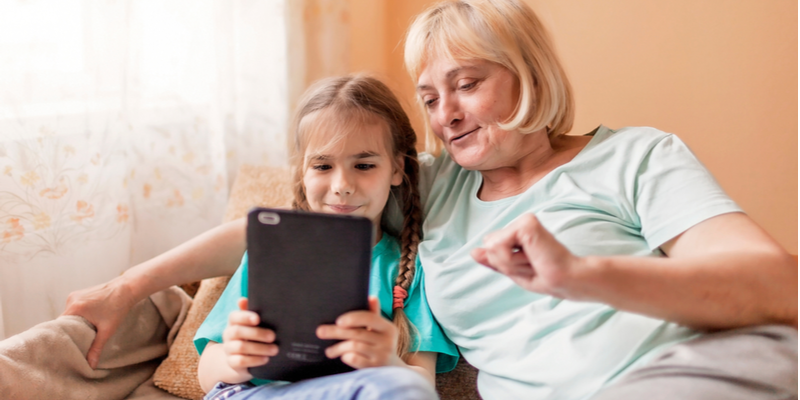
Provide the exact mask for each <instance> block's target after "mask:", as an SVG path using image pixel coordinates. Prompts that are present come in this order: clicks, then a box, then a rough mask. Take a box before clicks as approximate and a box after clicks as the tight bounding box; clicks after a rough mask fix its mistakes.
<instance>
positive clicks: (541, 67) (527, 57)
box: [405, 0, 575, 153]
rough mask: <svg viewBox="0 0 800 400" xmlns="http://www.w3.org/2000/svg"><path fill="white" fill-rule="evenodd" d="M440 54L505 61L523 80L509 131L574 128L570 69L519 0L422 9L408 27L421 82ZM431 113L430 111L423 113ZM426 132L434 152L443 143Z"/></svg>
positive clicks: (408, 53) (412, 63) (412, 64)
mask: <svg viewBox="0 0 800 400" xmlns="http://www.w3.org/2000/svg"><path fill="white" fill-rule="evenodd" d="M436 57H446V58H448V59H450V60H453V61H458V60H462V61H463V60H470V59H479V60H486V61H489V62H493V63H496V64H500V65H502V66H503V67H505V68H507V69H508V70H509V71H511V72H512V73H513V74H514V75H516V77H517V79H518V80H519V86H520V87H519V88H520V91H519V93H520V94H519V100H518V102H517V107H516V110H515V111H514V113H513V115H512V116H511V117H510V118H509V119H508V120H507V121H505V122H503V123H501V124H500V128H501V129H503V130H518V131H519V132H521V133H531V132H536V131H539V130H541V129H542V128H546V129H547V132H548V134H549V135H560V134H563V133H567V132H569V131H570V130H571V129H572V123H573V121H574V118H575V115H574V113H575V110H574V109H575V100H574V98H573V94H572V87H571V86H570V84H569V80H568V79H567V74H566V72H565V71H564V68H563V67H562V66H561V63H560V62H559V60H558V57H557V55H556V52H555V47H554V45H553V43H552V40H551V39H550V35H549V34H548V33H547V30H546V29H545V27H544V25H542V23H541V22H540V21H539V19H538V18H537V17H536V14H535V13H534V12H533V10H531V8H530V7H528V6H527V5H526V4H525V3H523V2H521V1H519V0H446V1H442V2H441V3H438V4H435V5H433V6H432V7H430V8H429V9H427V10H426V11H424V12H423V13H421V14H420V15H419V16H417V18H416V19H415V20H414V22H413V23H412V24H411V26H410V27H409V29H408V33H407V34H406V44H405V64H406V69H407V70H408V72H409V74H410V75H411V78H412V79H413V80H414V81H415V82H416V81H417V80H418V79H419V76H420V74H421V73H422V70H423V69H424V68H425V65H426V64H427V63H428V62H430V61H431V60H432V59H434V58H436ZM422 114H423V115H425V116H426V119H427V112H423V113H422ZM427 122H428V124H427V125H428V129H427V132H426V139H425V145H426V149H427V150H428V151H432V152H434V153H435V152H437V151H438V149H439V148H440V143H439V142H438V141H437V140H436V138H435V137H434V136H433V135H432V133H431V131H430V121H427Z"/></svg>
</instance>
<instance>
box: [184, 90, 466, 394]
mask: <svg viewBox="0 0 800 400" xmlns="http://www.w3.org/2000/svg"><path fill="white" fill-rule="evenodd" d="M298 110H299V111H298V113H297V116H296V118H295V121H294V124H293V129H294V146H293V154H292V161H291V162H292V167H293V171H294V180H295V184H294V197H295V199H294V202H293V206H294V208H295V209H300V210H307V211H316V212H326V213H336V214H348V215H359V216H363V217H367V218H369V219H370V220H371V221H372V222H373V223H374V226H375V230H376V233H377V234H376V235H375V237H376V243H375V245H374V248H373V255H372V271H371V278H370V295H371V298H370V308H371V310H370V311H354V312H350V313H346V314H344V315H342V316H341V317H339V318H338V319H337V321H336V324H335V325H323V326H320V327H319V328H318V330H317V336H319V337H320V338H322V339H338V340H341V342H339V343H337V344H335V345H333V346H331V347H329V348H328V349H327V350H326V355H327V356H328V357H330V358H335V357H341V360H342V361H343V362H344V363H346V364H348V365H350V366H352V367H353V368H356V369H357V371H354V372H351V373H347V374H339V375H333V376H328V377H323V378H317V379H312V380H308V381H302V382H298V383H294V384H287V383H286V382H268V381H260V380H257V379H253V377H252V375H250V374H249V373H248V371H247V368H248V367H253V366H258V365H263V364H265V363H267V362H269V357H270V356H274V355H276V354H277V352H278V348H277V345H275V344H273V342H274V340H275V334H274V332H272V331H271V330H268V329H264V328H259V327H257V325H258V316H257V314H255V313H253V312H250V311H245V310H246V309H247V299H246V298H242V297H246V296H247V292H246V289H247V255H246V254H245V256H244V258H243V259H242V263H241V266H240V267H239V269H238V270H237V271H236V273H235V274H234V275H233V277H232V278H231V280H230V282H229V284H228V287H227V288H226V289H225V292H224V293H223V294H222V296H221V297H220V299H219V300H218V301H217V304H216V305H215V307H214V309H213V310H212V311H211V312H210V313H209V315H208V317H207V318H206V320H205V321H204V322H203V325H201V327H200V329H198V331H197V335H196V336H195V339H194V340H195V345H196V347H197V350H198V352H200V354H201V357H200V363H199V366H198V377H199V380H200V384H201V387H202V388H203V390H205V391H206V392H208V394H207V396H206V399H223V398H232V399H245V398H247V399H277V398H284V397H285V398H293V399H296V398H305V397H308V398H319V397H320V396H323V394H324V396H326V398H328V397H330V398H348V399H349V398H354V399H355V398H362V397H361V396H363V398H384V397H385V398H393V399H401V398H409V399H424V398H436V393H435V391H434V390H433V386H432V385H431V384H432V383H433V382H434V374H435V372H437V371H438V372H445V371H449V370H450V369H452V368H453V367H454V366H455V362H456V361H457V354H458V353H457V351H456V349H455V347H454V345H453V344H452V343H450V342H449V340H447V339H446V337H445V336H444V334H443V333H442V331H441V329H440V328H439V326H438V325H437V323H436V322H435V320H434V319H433V316H432V315H431V313H430V311H429V309H428V304H427V300H426V298H425V295H424V292H423V290H424V287H423V286H422V284H423V283H422V276H421V274H417V268H416V265H415V263H416V254H417V245H418V243H419V241H420V229H421V227H420V222H421V220H422V212H421V209H420V200H419V189H418V173H419V166H418V164H417V158H416V157H417V152H416V149H415V145H416V135H415V133H414V130H413V129H412V127H411V124H410V122H409V120H408V117H407V116H406V114H405V113H404V111H403V109H402V107H401V106H400V103H399V102H398V101H397V99H396V98H395V96H394V95H393V94H392V92H391V91H390V90H389V89H388V88H387V87H386V86H385V85H384V84H383V83H381V82H380V81H378V80H376V79H374V78H369V77H365V76H346V77H342V78H333V79H327V80H324V81H321V82H320V83H318V84H316V85H315V86H314V87H312V88H311V89H309V90H308V92H307V93H306V95H305V96H304V98H303V99H302V100H301V103H300V106H299V107H298ZM390 196H392V197H395V199H397V201H399V203H400V204H401V206H402V209H403V212H404V215H405V218H404V222H403V227H402V230H401V232H400V235H399V243H398V238H395V237H393V236H391V235H389V234H387V233H386V232H385V229H383V228H384V227H383V226H382V224H381V217H382V215H383V210H384V208H385V207H386V204H387V201H388V200H389V197H390ZM373 296H374V297H373ZM381 314H382V315H384V316H387V317H388V316H392V319H393V321H394V324H392V323H390V322H389V321H387V320H386V319H384V318H382V317H381ZM412 332H414V334H413V335H412ZM411 350H413V351H412V352H410V351H411ZM438 353H441V354H438ZM437 355H438V359H437ZM369 367H384V368H369ZM387 367H388V368H387ZM398 367H399V368H398ZM424 378H427V379H424Z"/></svg>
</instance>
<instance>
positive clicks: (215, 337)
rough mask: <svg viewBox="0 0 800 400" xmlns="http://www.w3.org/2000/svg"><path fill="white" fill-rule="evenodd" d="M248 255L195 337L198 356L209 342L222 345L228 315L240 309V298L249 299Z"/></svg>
mask: <svg viewBox="0 0 800 400" xmlns="http://www.w3.org/2000/svg"><path fill="white" fill-rule="evenodd" d="M246 277H247V253H245V254H244V257H242V263H241V264H240V265H239V268H237V269H236V272H235V273H234V274H233V276H231V279H230V281H228V286H226V287H225V290H224V291H223V292H222V295H220V296H219V299H218V300H217V304H215V305H214V308H212V309H211V312H209V313H208V315H207V316H206V319H205V320H204V321H203V323H202V324H201V325H200V328H198V329H197V333H195V335H194V347H195V348H196V349H197V353H198V354H203V350H205V348H206V346H207V345H208V342H209V341H214V342H217V343H222V331H224V330H225V327H227V326H228V315H229V314H230V313H231V312H232V311H236V310H238V309H239V307H238V305H237V303H238V301H239V299H240V298H242V297H247V282H245V281H244V279H246Z"/></svg>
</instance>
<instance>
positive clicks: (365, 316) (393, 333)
mask: <svg viewBox="0 0 800 400" xmlns="http://www.w3.org/2000/svg"><path fill="white" fill-rule="evenodd" d="M369 308H370V310H369V311H352V312H349V313H346V314H343V315H341V316H340V317H339V318H337V319H336V324H335V325H320V326H319V327H318V328H317V337H319V338H320V339H336V340H342V342H339V343H336V344H334V345H333V346H331V347H328V348H327V349H326V350H325V355H327V356H328V358H336V357H341V358H342V362H344V363H345V364H347V365H349V366H351V367H353V368H356V369H361V368H369V367H383V366H388V365H395V366H405V365H406V364H405V363H404V362H403V361H402V360H401V359H400V357H398V356H397V329H396V328H395V326H394V324H392V322H391V321H387V320H386V319H385V318H383V317H382V316H381V311H380V305H379V304H378V299H377V298H375V297H370V298H369Z"/></svg>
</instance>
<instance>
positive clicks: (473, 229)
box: [419, 127, 741, 400]
mask: <svg viewBox="0 0 800 400" xmlns="http://www.w3.org/2000/svg"><path fill="white" fill-rule="evenodd" d="M422 160H423V163H422V164H423V165H422V166H421V171H422V175H423V182H427V184H428V185H429V186H427V187H422V188H421V189H423V192H425V196H426V198H427V200H426V202H425V206H424V209H425V220H424V224H423V232H424V234H425V238H424V240H423V242H422V243H421V244H420V247H419V257H420V261H421V263H422V266H423V268H424V270H425V277H426V292H427V296H428V301H429V304H430V307H431V310H433V314H434V315H435V316H436V319H437V321H438V322H439V323H440V324H441V326H442V328H443V329H444V331H445V333H446V334H447V336H448V337H449V338H450V339H451V340H452V341H453V342H454V343H456V345H458V347H459V349H460V350H461V354H462V355H463V356H464V358H465V359H466V360H467V361H468V362H469V363H470V364H472V365H474V366H475V367H477V368H478V369H479V370H480V372H479V375H478V388H479V391H480V393H481V395H482V397H483V398H485V399H487V400H488V399H515V398H519V399H521V398H525V399H545V398H546V399H572V400H577V399H585V398H588V397H590V396H591V395H593V394H594V393H596V392H597V391H598V390H599V389H600V388H601V387H603V386H604V385H606V384H608V383H609V382H612V381H614V380H615V379H617V378H619V377H620V376H622V375H624V374H625V373H626V372H628V371H630V370H631V369H632V368H633V367H635V366H638V365H641V364H642V363H644V362H646V361H648V360H650V359H651V358H652V357H653V356H654V355H656V354H657V353H658V352H659V351H660V350H661V349H664V348H666V347H668V346H670V345H672V344H675V343H678V342H680V341H684V340H687V339H689V338H692V337H695V336H696V335H697V334H698V333H697V332H695V331H692V330H690V329H688V328H685V327H682V326H678V325H676V324H674V323H670V322H665V321H662V320H658V319H654V318H650V317H646V316H643V315H638V314H633V313H628V312H622V311H617V310H615V309H613V308H611V307H610V306H608V305H605V304H600V303H589V302H575V301H567V300H561V299H558V298H555V297H552V296H547V295H543V294H538V293H533V292H529V291H527V290H525V289H522V288H521V287H519V286H517V285H516V284H515V283H514V282H513V281H512V280H511V279H509V278H508V277H506V276H505V275H502V274H499V273H496V272H494V271H492V270H490V269H488V268H485V267H483V266H481V265H479V264H478V263H477V262H475V260H474V259H473V258H472V257H471V256H470V251H471V250H472V249H474V248H476V247H479V246H481V244H482V239H483V237H484V236H485V235H486V234H488V233H490V232H493V231H497V230H499V229H501V228H503V227H505V226H507V225H508V224H509V223H511V222H512V221H513V220H514V219H515V218H517V217H519V216H521V215H523V214H525V213H534V214H535V215H536V216H537V218H538V219H539V221H540V222H541V223H542V225H543V226H544V227H545V228H547V229H548V231H550V232H551V233H552V234H553V235H554V236H555V238H556V239H557V240H558V241H559V242H561V243H562V244H563V245H564V246H566V247H567V248H568V249H569V250H570V251H572V252H573V253H574V254H576V255H579V256H587V255H632V256H647V257H659V256H661V255H662V253H661V251H660V250H659V246H661V245H662V244H663V243H665V242H666V241H668V240H670V239H672V238H674V237H675V236H677V235H678V234H680V233H682V232H684V231H686V230H687V229H688V228H690V227H692V226H694V225H696V224H697V223H699V222H701V221H703V220H705V219H708V218H711V217H713V216H716V215H720V214H724V213H729V212H739V211H741V209H740V208H739V207H738V206H737V205H736V204H735V203H734V202H733V201H732V200H731V199H730V198H729V197H728V196H727V195H725V193H724V192H723V191H722V189H721V188H720V187H719V185H718V184H717V183H716V182H715V180H714V178H713V177H712V176H711V174H710V173H709V172H708V171H707V170H706V168H704V167H703V165H702V164H701V163H700V162H699V161H698V160H697V158H695V156H694V155H693V154H692V153H691V151H690V150H689V149H688V148H687V147H686V145H685V144H684V143H683V142H681V141H680V140H679V139H678V138H677V137H676V136H674V135H672V134H668V133H664V132H661V131H658V130H655V129H651V128H625V129H620V130H618V131H614V130H610V129H608V128H605V127H600V128H598V129H597V131H596V132H595V134H594V137H593V138H592V139H591V141H590V142H589V143H588V144H587V145H586V147H585V148H584V149H583V150H582V151H581V152H580V153H579V154H578V155H577V156H576V157H575V158H574V159H573V160H572V161H570V162H568V163H566V164H564V165H561V166H559V167H557V168H556V169H554V170H553V171H551V172H550V173H549V174H547V175H546V176H545V177H543V178H542V179H541V180H540V181H538V182H536V183H535V184H533V185H532V186H531V187H530V188H528V189H527V190H526V191H525V192H524V193H522V194H519V195H516V196H513V197H509V198H505V199H501V200H497V201H482V200H480V199H479V198H478V196H477V193H478V190H479V189H480V187H481V184H482V176H481V174H480V173H479V172H477V171H468V170H465V169H463V168H461V167H460V166H459V165H457V164H456V163H455V162H453V160H452V159H451V158H450V157H449V156H448V155H447V154H446V153H444V154H442V155H441V156H440V157H438V158H436V159H430V158H428V159H425V158H424V157H423V158H422Z"/></svg>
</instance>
